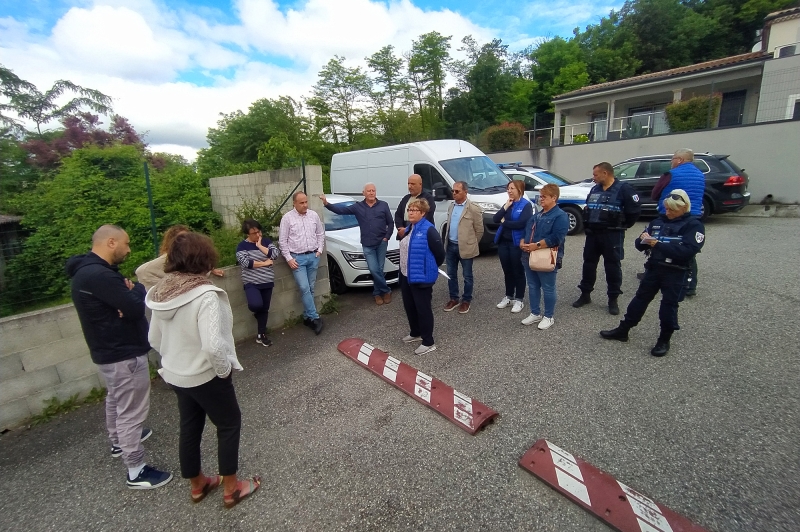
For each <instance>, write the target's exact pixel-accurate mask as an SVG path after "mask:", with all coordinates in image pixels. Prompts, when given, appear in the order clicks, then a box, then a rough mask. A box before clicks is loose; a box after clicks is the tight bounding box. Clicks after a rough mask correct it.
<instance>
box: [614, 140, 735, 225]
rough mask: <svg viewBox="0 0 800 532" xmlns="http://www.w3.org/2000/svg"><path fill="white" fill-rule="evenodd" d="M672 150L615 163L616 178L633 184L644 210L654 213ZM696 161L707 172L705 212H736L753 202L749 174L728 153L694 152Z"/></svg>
mask: <svg viewBox="0 0 800 532" xmlns="http://www.w3.org/2000/svg"><path fill="white" fill-rule="evenodd" d="M671 160H672V154H666V155H646V156H643V157H632V158H630V159H626V160H624V161H622V162H621V163H617V164H615V165H614V175H615V176H616V177H617V179H620V180H622V181H625V182H626V183H628V184H629V185H631V186H632V187H633V188H634V190H636V192H638V193H639V197H640V198H641V199H642V214H655V213H656V210H657V206H658V205H657V202H655V201H653V200H651V199H650V193H651V192H652V190H653V187H654V186H655V184H656V182H657V181H658V178H659V177H660V176H661V175H662V174H664V173H665V172H668V171H669V170H670V163H671ZM694 165H695V166H696V167H697V168H699V169H700V171H701V172H703V174H705V176H706V191H705V194H704V195H703V205H702V213H703V214H702V216H701V219H703V220H705V219H706V218H707V217H708V216H709V215H711V214H718V213H723V212H736V211H738V210H741V209H742V208H743V207H744V206H745V205H747V204H749V203H750V192H748V191H747V185H748V183H749V178H748V177H747V174H746V173H745V172H744V170H743V169H741V168H739V167H738V166H737V165H736V164H734V162H733V161H731V160H730V158H729V157H728V156H727V155H714V154H713V153H695V154H694Z"/></svg>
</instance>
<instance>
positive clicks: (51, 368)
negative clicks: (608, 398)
mask: <svg viewBox="0 0 800 532" xmlns="http://www.w3.org/2000/svg"><path fill="white" fill-rule="evenodd" d="M224 271H225V276H224V277H222V278H219V277H213V276H212V281H213V282H214V284H216V285H217V286H219V287H221V288H223V289H224V290H225V291H226V292H227V293H228V297H229V298H230V302H231V308H232V309H233V336H234V339H235V340H236V341H237V342H239V341H242V340H246V339H251V338H254V337H255V335H256V322H255V318H254V317H253V314H252V313H251V312H250V311H249V310H248V309H247V301H246V300H245V297H244V289H243V288H242V278H241V270H240V269H239V267H238V266H231V267H228V268H224ZM314 293H315V294H316V302H317V308H320V306H321V305H322V304H323V303H324V297H323V296H325V295H327V294H329V293H330V285H329V283H328V267H327V262H323V263H321V264H320V268H319V270H318V274H317V284H316V285H315V288H314ZM302 313H303V304H302V302H301V301H300V294H299V293H298V291H297V285H296V284H295V282H294V277H292V273H291V269H290V268H289V266H288V265H287V264H286V262H285V261H284V260H283V258H282V257H280V258H279V259H278V260H277V261H276V263H275V288H274V290H273V293H272V303H271V305H270V314H269V322H268V325H269V327H270V328H271V329H275V328H279V327H281V326H282V325H283V324H284V322H285V321H286V320H289V319H293V318H296V317H298V316H300V315H302ZM0 338H2V339H3V341H2V344H0V430H5V429H7V428H11V427H14V426H16V425H18V424H19V423H21V422H22V421H24V420H26V419H28V418H29V417H31V416H32V415H35V414H38V413H40V412H41V411H42V410H43V408H44V401H46V400H48V399H50V398H52V397H57V398H58V399H59V400H61V401H63V400H65V399H68V398H69V397H70V396H72V395H74V394H76V393H77V394H78V395H79V396H80V397H85V396H86V394H88V393H89V391H91V389H92V388H96V387H100V386H103V383H102V381H101V379H100V377H99V374H98V372H97V366H95V365H94V363H92V359H91V357H90V356H89V348H88V347H87V346H86V342H85V341H84V339H83V332H82V331H81V324H80V321H79V320H78V313H77V312H76V311H75V306H74V305H72V304H69V305H61V306H59V307H54V308H50V309H46V310H39V311H36V312H29V313H27V314H20V315H18V316H11V317H8V318H3V319H0Z"/></svg>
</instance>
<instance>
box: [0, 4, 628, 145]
mask: <svg viewBox="0 0 800 532" xmlns="http://www.w3.org/2000/svg"><path fill="white" fill-rule="evenodd" d="M621 5H622V1H619V0H616V1H615V0H601V1H599V2H593V1H589V0H549V1H546V0H534V1H528V2H526V1H524V0H514V1H512V0H493V1H491V2H487V1H485V0H457V1H456V0H389V1H376V0H307V1H296V2H289V1H283V0H191V1H190V0H170V1H169V2H158V1H153V0H23V1H17V2H11V1H4V2H2V4H0V64H2V65H4V66H5V67H6V68H10V69H11V70H13V71H14V73H15V74H16V75H17V76H19V77H20V78H22V79H25V80H27V81H30V82H32V83H33V84H35V85H36V86H37V88H39V90H46V89H47V88H49V87H50V86H51V85H52V84H53V82H54V81H56V80H59V79H66V80H70V81H72V82H74V83H77V84H78V85H82V86H84V87H89V88H92V89H97V90H99V91H101V92H103V93H105V94H107V95H109V96H111V97H113V99H114V103H113V107H114V112H115V113H117V114H120V115H122V116H124V117H126V118H128V120H130V122H131V123H132V124H133V126H134V127H135V128H136V130H137V131H138V132H140V133H146V137H145V139H146V141H147V142H148V143H149V145H150V149H151V150H152V151H154V152H158V151H165V152H169V153H176V154H179V155H183V156H184V157H186V158H187V159H189V160H192V159H194V158H195V156H196V152H197V150H198V149H200V148H203V147H206V146H207V144H206V134H207V132H208V128H209V127H214V126H215V125H216V123H217V120H219V118H220V113H230V112H233V111H236V110H237V109H240V110H242V111H245V112H246V111H247V108H248V107H249V106H250V104H251V103H252V102H253V101H255V100H257V99H259V98H277V97H278V96H282V95H286V96H291V97H293V98H295V99H296V100H300V99H301V98H302V97H304V96H308V95H310V93H311V88H312V86H313V85H314V83H316V81H317V74H318V73H319V70H320V68H321V67H322V66H323V65H325V64H326V63H327V62H328V61H329V60H330V59H331V58H332V57H333V56H334V55H339V56H343V57H345V58H346V60H347V61H346V64H347V65H348V66H351V67H355V66H361V67H362V68H366V62H365V60H364V58H365V57H367V56H369V55H372V54H373V53H375V52H377V51H378V50H379V49H380V48H382V47H383V46H386V45H388V44H391V45H393V46H394V47H395V50H396V52H397V53H402V52H405V51H408V50H410V49H411V44H412V42H413V41H414V40H415V39H416V38H418V37H419V36H420V35H421V34H423V33H427V32H430V31H438V32H439V33H441V34H442V35H445V36H448V35H452V40H451V43H452V45H453V46H452V48H451V53H452V54H453V55H454V56H456V57H458V56H459V52H457V51H456V49H457V48H458V47H459V46H460V41H461V39H462V37H464V36H466V35H472V36H473V37H474V38H475V40H476V41H478V42H479V43H485V42H488V41H490V40H491V39H493V38H500V39H502V40H503V43H504V44H507V45H509V50H510V51H512V52H513V51H519V50H521V49H523V48H525V47H526V46H528V45H529V44H531V43H534V42H536V41H537V40H539V39H541V38H551V37H554V36H559V35H560V36H563V37H570V36H571V35H572V30H573V28H575V27H580V28H581V29H583V28H585V26H586V25H588V24H594V23H597V22H598V21H599V20H600V18H601V17H603V16H606V15H608V13H609V12H610V11H611V10H612V9H619V8H620V7H621Z"/></svg>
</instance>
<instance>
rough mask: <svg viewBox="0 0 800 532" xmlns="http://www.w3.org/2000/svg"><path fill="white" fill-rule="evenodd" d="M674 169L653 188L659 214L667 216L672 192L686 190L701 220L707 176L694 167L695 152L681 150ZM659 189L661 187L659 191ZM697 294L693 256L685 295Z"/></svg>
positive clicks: (693, 212)
mask: <svg viewBox="0 0 800 532" xmlns="http://www.w3.org/2000/svg"><path fill="white" fill-rule="evenodd" d="M671 166H672V169H671V170H670V171H669V172H667V173H666V174H664V175H663V176H661V178H660V179H659V180H658V183H656V186H655V187H654V188H653V196H654V197H655V195H656V193H658V196H659V197H658V212H659V213H661V214H662V215H664V214H666V212H667V211H666V209H665V208H664V200H665V199H666V198H667V196H669V191H670V190H675V189H681V190H685V191H686V194H687V195H688V196H689V201H691V202H692V211H691V213H690V214H691V215H692V216H694V217H696V218H697V219H700V217H701V215H702V212H703V211H702V207H703V194H704V193H705V190H706V176H705V175H704V174H703V172H701V171H700V169H699V168H697V166H695V165H694V152H693V151H692V150H690V149H689V148H681V149H680V150H678V151H676V152H675V155H673V156H672V163H671ZM659 187H661V188H660V189H659ZM696 293H697V256H696V255H695V256H692V262H691V264H690V266H689V279H688V287H687V290H686V293H685V295H687V296H693V295H695V294H696Z"/></svg>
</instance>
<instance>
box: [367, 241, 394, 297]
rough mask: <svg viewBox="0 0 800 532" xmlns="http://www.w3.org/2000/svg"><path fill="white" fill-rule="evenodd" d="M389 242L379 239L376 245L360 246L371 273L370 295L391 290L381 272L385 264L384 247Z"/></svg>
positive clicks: (377, 294) (381, 293)
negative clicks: (379, 241)
mask: <svg viewBox="0 0 800 532" xmlns="http://www.w3.org/2000/svg"><path fill="white" fill-rule="evenodd" d="M388 245H389V242H387V241H386V240H381V243H380V244H378V245H377V246H362V249H363V250H364V258H365V259H366V260H367V268H369V274H370V275H372V295H373V296H380V295H383V294H387V293H389V292H391V289H390V288H389V285H387V284H386V276H385V275H384V274H383V266H384V264H386V248H387V246H388Z"/></svg>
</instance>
